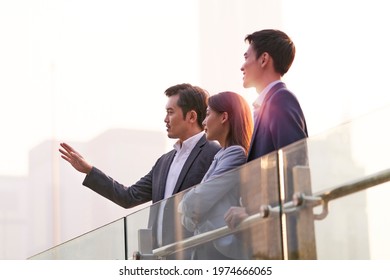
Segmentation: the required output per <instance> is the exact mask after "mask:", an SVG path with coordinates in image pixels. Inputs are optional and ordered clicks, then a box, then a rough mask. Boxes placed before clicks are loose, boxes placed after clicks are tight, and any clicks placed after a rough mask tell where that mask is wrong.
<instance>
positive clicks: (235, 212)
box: [224, 207, 248, 229]
mask: <svg viewBox="0 0 390 280" xmlns="http://www.w3.org/2000/svg"><path fill="white" fill-rule="evenodd" d="M247 217H248V213H247V212H246V210H245V208H244V207H230V209H229V210H228V211H227V212H226V214H225V216H224V218H225V223H226V225H227V226H228V227H229V228H231V229H234V228H235V227H237V226H238V225H239V224H240V223H241V222H242V221H243V220H244V219H246V218H247Z"/></svg>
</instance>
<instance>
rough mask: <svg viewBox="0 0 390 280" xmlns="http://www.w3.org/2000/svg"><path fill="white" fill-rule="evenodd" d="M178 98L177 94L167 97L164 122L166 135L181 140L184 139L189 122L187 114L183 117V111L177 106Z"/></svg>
mask: <svg viewBox="0 0 390 280" xmlns="http://www.w3.org/2000/svg"><path fill="white" fill-rule="evenodd" d="M178 100H179V95H173V96H170V97H168V102H167V105H166V107H165V108H166V112H167V114H166V116H165V119H164V122H165V123H166V127H167V133H168V137H169V138H172V139H176V138H179V139H180V140H182V141H183V140H185V137H186V135H187V131H188V130H189V127H190V124H189V122H188V121H187V116H186V118H183V111H182V109H181V108H180V107H179V106H177V101H178ZM187 115H188V114H187Z"/></svg>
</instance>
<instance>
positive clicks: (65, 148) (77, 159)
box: [58, 143, 92, 174]
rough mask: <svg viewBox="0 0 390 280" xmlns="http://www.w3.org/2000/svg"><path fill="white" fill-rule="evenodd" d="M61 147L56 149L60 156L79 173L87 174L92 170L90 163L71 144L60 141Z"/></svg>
mask: <svg viewBox="0 0 390 280" xmlns="http://www.w3.org/2000/svg"><path fill="white" fill-rule="evenodd" d="M60 146H61V147H62V149H61V148H60V149H58V150H59V151H60V153H61V157H62V158H63V159H64V160H66V161H67V162H69V163H70V164H71V165H72V166H73V167H74V169H76V170H77V171H79V172H81V173H85V174H88V173H89V172H90V171H91V170H92V165H90V164H89V163H88V162H87V161H85V159H84V158H83V157H82V156H81V155H80V154H79V153H78V152H77V151H76V150H75V149H73V148H72V147H71V146H69V145H68V144H66V143H60Z"/></svg>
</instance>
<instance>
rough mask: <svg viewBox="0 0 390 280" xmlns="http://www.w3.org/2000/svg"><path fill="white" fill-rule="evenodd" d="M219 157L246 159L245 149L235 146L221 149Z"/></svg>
mask: <svg viewBox="0 0 390 280" xmlns="http://www.w3.org/2000/svg"><path fill="white" fill-rule="evenodd" d="M217 157H220V158H221V157H246V153H245V149H244V148H243V147H242V146H240V145H233V146H229V147H227V148H224V149H221V150H220V151H219V152H218V155H217Z"/></svg>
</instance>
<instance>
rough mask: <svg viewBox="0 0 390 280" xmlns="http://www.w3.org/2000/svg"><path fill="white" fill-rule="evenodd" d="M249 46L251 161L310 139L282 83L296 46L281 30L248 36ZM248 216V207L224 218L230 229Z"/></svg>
mask: <svg viewBox="0 0 390 280" xmlns="http://www.w3.org/2000/svg"><path fill="white" fill-rule="evenodd" d="M245 41H247V42H248V43H249V47H248V49H247V51H246V52H245V54H244V58H245V62H244V64H243V65H242V67H241V71H242V72H243V74H244V77H243V85H244V87H245V88H249V87H255V88H256V91H257V92H258V94H259V95H258V97H257V99H256V100H255V102H254V103H253V106H254V121H255V124H254V133H253V136H252V141H251V145H250V149H249V153H248V161H251V160H254V159H257V158H259V157H262V156H263V155H266V154H269V153H271V152H273V151H276V150H278V149H280V148H283V147H285V146H287V145H289V144H291V143H294V142H296V141H298V140H301V139H304V138H306V137H308V133H307V127H306V121H305V117H304V115H303V112H302V109H301V106H300V105H299V102H298V100H297V98H296V97H295V95H294V94H293V93H292V92H291V91H289V90H288V89H287V88H286V85H285V84H284V83H283V82H282V81H281V79H282V77H283V75H284V74H285V73H287V71H288V70H289V68H290V66H291V64H292V62H293V60H294V57H295V46H294V43H293V42H292V40H291V39H290V38H289V37H288V36H287V35H286V34H285V33H284V32H282V31H280V30H274V29H266V30H261V31H257V32H254V33H252V34H250V35H247V36H246V38H245ZM247 216H248V214H247V212H246V211H245V208H241V207H232V208H231V209H230V210H229V211H228V212H227V213H226V215H225V221H226V223H227V225H228V226H229V227H231V228H234V227H235V226H237V225H238V224H239V223H240V222H241V221H242V220H243V219H245V218H246V217H247Z"/></svg>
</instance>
